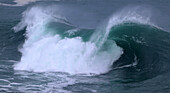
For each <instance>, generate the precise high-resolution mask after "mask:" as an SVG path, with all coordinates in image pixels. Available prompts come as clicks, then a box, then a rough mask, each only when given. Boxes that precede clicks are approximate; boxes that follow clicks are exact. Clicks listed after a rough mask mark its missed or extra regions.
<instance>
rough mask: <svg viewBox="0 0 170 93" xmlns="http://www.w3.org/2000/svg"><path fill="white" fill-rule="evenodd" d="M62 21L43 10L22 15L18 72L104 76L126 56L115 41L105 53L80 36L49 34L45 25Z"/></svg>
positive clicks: (33, 10) (19, 28)
mask: <svg viewBox="0 0 170 93" xmlns="http://www.w3.org/2000/svg"><path fill="white" fill-rule="evenodd" d="M59 19H62V17H60V16H58V18H56V17H53V14H52V13H50V12H49V10H48V9H47V8H46V9H44V8H42V7H32V8H31V9H28V10H27V11H25V12H24V13H23V19H22V20H21V22H20V23H19V24H18V25H17V26H15V27H14V29H15V30H16V31H17V30H21V29H23V28H24V27H26V40H25V43H24V44H23V48H21V49H20V51H21V53H22V57H21V61H20V62H19V63H17V64H16V65H15V67H14V69H15V70H28V71H35V72H46V71H52V72H67V73H69V74H91V73H93V74H101V73H106V72H108V71H109V70H110V69H111V66H112V64H113V62H114V61H116V60H117V59H118V58H119V57H120V56H121V54H122V53H123V52H122V49H121V48H120V47H118V46H117V45H116V44H115V42H113V41H112V42H111V41H107V42H108V43H110V44H109V49H106V50H103V51H102V50H100V47H97V46H96V43H95V42H92V41H88V42H84V41H82V38H81V37H74V38H67V37H65V38H61V37H60V35H58V34H52V33H50V31H49V29H47V26H46V25H47V24H48V23H49V22H50V21H55V22H61V20H59ZM63 23H64V22H63ZM47 30H48V31H47Z"/></svg>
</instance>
